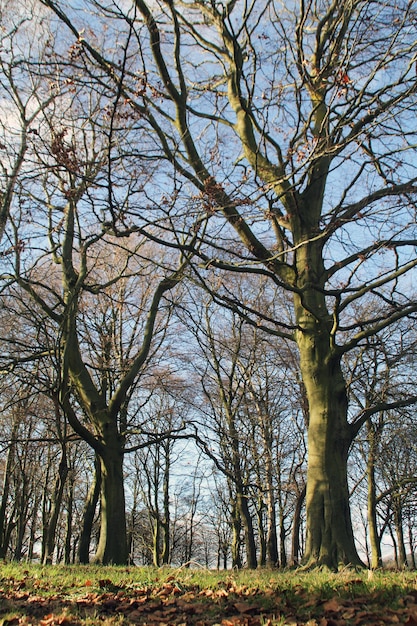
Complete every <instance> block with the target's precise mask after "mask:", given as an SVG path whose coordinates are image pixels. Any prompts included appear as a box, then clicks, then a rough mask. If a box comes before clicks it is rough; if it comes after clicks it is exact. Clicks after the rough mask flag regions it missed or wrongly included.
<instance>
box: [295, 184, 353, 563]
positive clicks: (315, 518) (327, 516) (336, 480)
mask: <svg viewBox="0 0 417 626" xmlns="http://www.w3.org/2000/svg"><path fill="white" fill-rule="evenodd" d="M321 193H322V190H320V182H319V180H318V181H317V188H316V186H315V185H313V186H312V187H311V190H310V194H311V197H309V200H310V203H309V206H310V209H311V213H312V215H310V216H309V215H308V211H307V208H308V207H307V206H304V207H303V211H304V212H305V213H304V216H303V219H302V220H300V222H299V227H300V231H299V232H296V233H295V235H296V236H295V240H296V241H298V242H299V248H298V250H297V255H296V257H297V260H296V267H297V286H298V289H299V293H296V294H294V305H295V314H296V321H297V327H298V329H297V332H296V335H295V337H296V341H297V345H298V349H299V354H300V369H301V375H302V379H303V383H304V386H305V390H306V395H307V401H308V409H309V416H308V417H309V422H308V466H307V493H306V516H307V528H306V531H307V536H306V550H305V555H304V562H305V564H306V566H307V567H310V566H318V567H320V566H327V567H329V568H330V569H337V568H338V566H339V564H351V565H363V564H362V562H361V560H360V558H359V556H358V553H357V550H356V547H355V542H354V537H353V528H352V521H351V515H350V504H349V490H348V481H347V460H348V454H349V448H350V445H351V443H352V438H353V431H352V427H351V426H350V424H349V422H348V417H347V409H348V401H347V393H346V384H345V380H344V377H343V372H342V367H341V358H342V353H341V351H340V350H339V349H338V346H337V345H336V341H335V336H334V332H335V329H336V326H335V320H334V319H333V317H332V316H330V315H329V312H328V310H327V302H326V297H325V290H324V282H325V281H324V276H325V274H326V272H325V269H324V262H323V254H322V247H321V246H322V243H321V242H320V241H314V240H311V232H312V227H313V224H314V221H315V218H314V213H315V212H316V218H317V222H318V216H319V214H320V210H319V208H320V207H321V201H320V194H321ZM314 208H315V209H316V211H314ZM310 220H312V221H310ZM297 230H298V227H297ZM321 281H323V283H321ZM320 287H322V288H321V289H320Z"/></svg>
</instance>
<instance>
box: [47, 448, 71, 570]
mask: <svg viewBox="0 0 417 626" xmlns="http://www.w3.org/2000/svg"><path fill="white" fill-rule="evenodd" d="M68 469H69V468H68V463H67V453H66V449H65V444H64V445H63V447H62V456H61V461H60V463H59V467H58V475H57V477H56V482H55V487H54V492H53V494H52V506H51V510H50V513H49V520H48V524H47V528H46V533H45V547H44V550H43V559H42V563H43V565H51V564H52V560H53V556H54V549H55V537H56V527H57V524H58V519H59V515H60V513H61V505H62V498H63V495H64V488H65V481H66V479H67V476H68Z"/></svg>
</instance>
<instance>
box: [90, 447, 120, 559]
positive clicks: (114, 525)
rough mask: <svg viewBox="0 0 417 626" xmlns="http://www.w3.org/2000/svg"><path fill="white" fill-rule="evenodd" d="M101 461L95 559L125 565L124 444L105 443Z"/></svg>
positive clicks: (100, 457) (100, 454) (100, 455)
mask: <svg viewBox="0 0 417 626" xmlns="http://www.w3.org/2000/svg"><path fill="white" fill-rule="evenodd" d="M98 456H99V459H100V465H101V500H100V504H101V509H100V538H99V542H98V546H97V551H96V555H95V558H94V560H95V562H96V563H101V564H104V565H106V564H113V565H125V564H126V563H127V562H128V545H127V530H126V511H125V493H124V481H123V447H122V446H117V445H115V442H114V441H113V442H111V445H107V446H106V447H105V449H104V450H103V451H102V452H100V453H99V455H98Z"/></svg>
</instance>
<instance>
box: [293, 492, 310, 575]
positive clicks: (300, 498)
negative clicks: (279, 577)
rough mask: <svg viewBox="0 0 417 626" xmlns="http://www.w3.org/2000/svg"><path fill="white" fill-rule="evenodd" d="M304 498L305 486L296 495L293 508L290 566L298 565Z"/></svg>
mask: <svg viewBox="0 0 417 626" xmlns="http://www.w3.org/2000/svg"><path fill="white" fill-rule="evenodd" d="M305 497H306V486H304V488H303V489H302V490H301V491H300V492H299V493H298V494H297V499H296V501H295V508H294V518H293V525H292V541H291V565H298V564H299V562H300V554H301V547H300V529H301V511H302V509H303V504H304V500H305Z"/></svg>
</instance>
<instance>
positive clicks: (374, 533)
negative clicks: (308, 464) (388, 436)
mask: <svg viewBox="0 0 417 626" xmlns="http://www.w3.org/2000/svg"><path fill="white" fill-rule="evenodd" d="M367 430H368V444H369V452H368V462H367V467H366V473H367V478H368V524H369V540H370V543H371V568H372V569H376V568H378V567H381V566H382V555H381V540H380V537H379V534H378V526H377V520H376V487H375V454H376V441H375V432H374V429H373V425H372V422H370V421H368V422H367Z"/></svg>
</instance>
